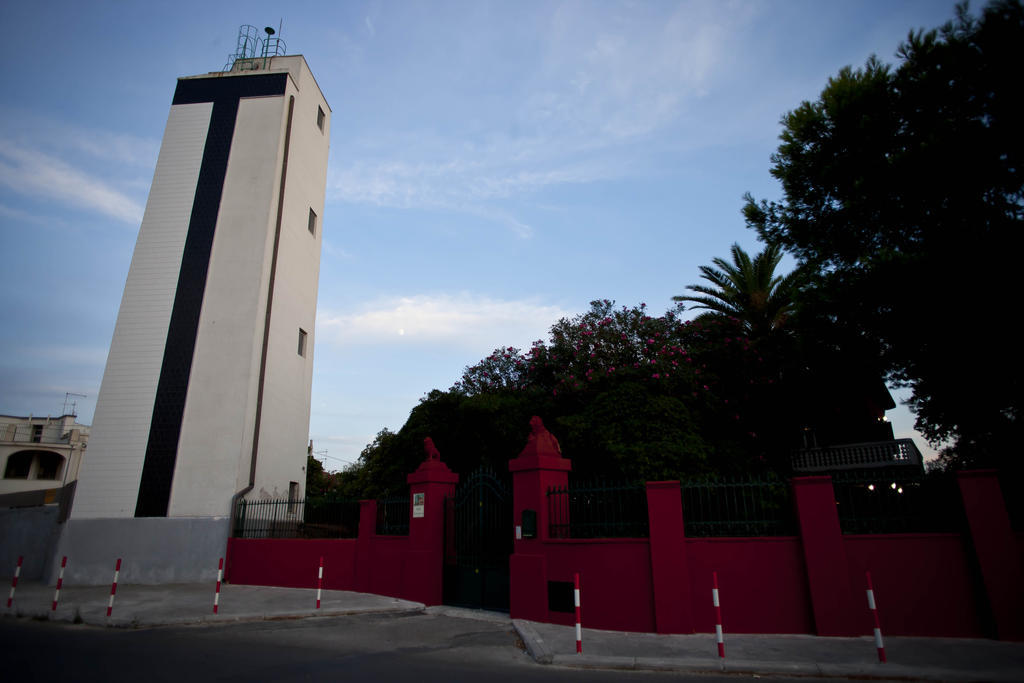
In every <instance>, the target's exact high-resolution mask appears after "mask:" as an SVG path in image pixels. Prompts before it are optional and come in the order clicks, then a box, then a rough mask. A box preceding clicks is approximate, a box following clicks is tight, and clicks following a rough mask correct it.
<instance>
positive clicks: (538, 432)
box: [508, 415, 572, 621]
mask: <svg viewBox="0 0 1024 683" xmlns="http://www.w3.org/2000/svg"><path fill="white" fill-rule="evenodd" d="M508 469H509V471H510V472H512V514H513V522H512V523H513V525H515V526H517V527H522V524H523V512H524V511H528V512H534V513H536V520H537V536H536V538H516V540H515V546H514V551H513V555H512V557H510V558H509V603H510V604H509V607H510V610H509V611H510V613H511V616H512V618H513V619H530V620H532V621H547V618H548V586H547V557H546V555H545V552H544V542H545V541H547V540H548V524H549V519H548V501H547V492H548V489H549V488H551V487H553V486H560V487H565V486H567V485H568V483H569V470H571V469H572V461H570V460H568V459H566V458H563V457H562V449H561V448H560V447H559V445H558V440H557V439H556V438H555V437H554V435H553V434H551V432H549V431H548V430H547V429H545V428H544V423H543V422H541V419H540V418H539V417H537V416H536V415H535V416H533V417H532V418H530V437H529V439H528V440H527V442H526V448H524V449H523V450H522V452H521V453H520V454H519V457H517V458H515V459H513V460H509V461H508ZM509 533H515V529H509Z"/></svg>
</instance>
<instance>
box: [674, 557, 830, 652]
mask: <svg viewBox="0 0 1024 683" xmlns="http://www.w3.org/2000/svg"><path fill="white" fill-rule="evenodd" d="M684 544H685V547H686V553H687V556H688V563H689V568H690V595H691V600H692V605H691V615H692V619H693V628H694V630H695V631H696V632H699V633H711V632H714V630H715V612H714V606H713V603H712V601H711V572H718V594H719V601H720V603H721V606H722V629H723V630H724V631H725V632H726V633H814V616H813V613H812V610H811V601H810V595H809V593H808V589H807V571H806V570H805V569H804V560H803V550H802V548H801V545H800V539H798V538H792V537H778V538H703V539H686V540H685V541H684Z"/></svg>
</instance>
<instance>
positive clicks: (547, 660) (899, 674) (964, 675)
mask: <svg viewBox="0 0 1024 683" xmlns="http://www.w3.org/2000/svg"><path fill="white" fill-rule="evenodd" d="M512 626H513V627H514V628H515V630H516V633H517V634H518V635H519V637H520V638H521V639H522V641H523V644H524V645H525V646H526V651H527V652H528V653H529V655H530V657H532V658H533V660H534V661H535V662H537V663H538V664H544V665H554V666H561V667H566V668H571V669H607V670H612V671H616V670H617V671H660V672H666V671H676V672H680V673H712V674H716V673H726V674H749V675H754V676H758V675H764V676H812V677H819V678H838V679H858V680H895V681H1007V682H1010V681H1017V680H1019V676H1017V675H1015V674H1012V673H1007V672H1006V671H999V670H996V671H992V670H976V671H962V670H955V669H940V668H921V667H911V666H906V665H903V664H892V663H887V664H871V665H849V664H831V663H820V662H783V661H770V660H754V659H746V660H743V659H740V660H737V659H732V660H724V661H723V660H720V659H712V658H692V657H691V658H686V659H682V658H676V657H624V656H609V655H591V654H554V653H553V652H552V650H551V648H550V647H549V646H548V644H547V643H546V642H545V641H544V638H542V637H541V635H540V634H539V633H538V631H537V629H536V628H534V626H533V625H532V624H531V623H530V622H529V621H525V620H523V619H513V620H512Z"/></svg>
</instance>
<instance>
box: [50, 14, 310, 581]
mask: <svg viewBox="0 0 1024 683" xmlns="http://www.w3.org/2000/svg"><path fill="white" fill-rule="evenodd" d="M243 35H244V31H243ZM266 43H267V44H268V46H269V47H270V52H271V53H272V52H274V51H275V50H274V48H273V45H275V44H277V40H276V39H273V38H271V37H270V35H269V32H268V36H267V40H266ZM240 44H241V36H240ZM260 44H261V46H262V41H261V42H260ZM256 54H259V53H258V52H257V53H256ZM263 54H264V55H266V52H264V53H263ZM236 57H238V58H237V59H235V61H234V63H233V65H232V66H231V68H230V70H228V71H225V72H214V73H208V74H204V75H199V76H189V77H185V78H180V79H179V80H178V85H177V89H176V90H175V93H174V99H173V102H172V105H171V111H170V115H169V116H168V119H167V127H166V129H165V132H164V138H163V143H162V145H161V147H160V155H159V158H158V161H157V165H156V171H155V173H154V176H153V184H152V187H151V189H150V193H149V199H148V201H147V203H146V209H145V213H144V215H143V219H142V225H141V227H140V229H139V236H138V241H137V243H136V246H135V252H134V255H133V257H132V262H131V267H130V270H129V272H128V279H127V282H126V284H125V289H124V295H123V297H122V299H121V308H120V311H119V313H118V317H117V324H116V327H115V329H114V335H113V339H112V341H111V345H110V352H109V355H108V357H107V365H106V369H105V370H104V373H103V383H102V386H101V388H100V393H99V397H98V399H97V405H96V413H95V418H94V420H93V425H92V434H91V440H90V444H89V455H88V458H87V459H86V460H85V462H84V463H83V464H82V468H81V472H80V475H79V481H78V487H77V490H76V492H75V497H74V503H73V507H72V510H71V517H70V519H69V521H68V523H67V525H66V528H65V529H64V531H63V534H62V538H61V546H62V548H61V552H59V553H58V555H61V554H67V555H69V556H71V557H75V558H76V562H75V563H74V565H75V566H76V567H77V570H76V571H75V574H76V578H77V579H78V580H80V581H89V580H91V579H96V580H98V581H102V580H107V579H108V578H109V577H106V575H107V574H109V570H110V566H112V565H111V562H112V561H113V559H114V558H115V557H123V558H124V567H123V575H124V580H126V581H137V582H166V581H181V580H196V579H200V578H208V577H209V575H210V574H211V573H216V558H217V557H219V556H222V555H223V551H224V547H225V543H226V539H227V536H228V533H229V519H230V517H231V511H232V509H233V505H234V502H235V501H236V500H237V499H239V498H241V497H247V498H250V499H251V498H261V497H262V498H288V497H291V498H299V497H301V496H302V495H303V490H304V488H305V479H306V476H305V464H306V443H307V439H308V432H309V406H310V387H311V383H312V373H313V343H314V332H315V330H314V320H315V317H316V298H317V285H318V279H319V270H320V240H321V217H322V216H323V203H324V192H325V185H326V177H327V155H328V147H329V134H330V108H329V107H328V105H327V102H326V100H325V99H324V96H323V94H322V93H321V92H320V88H319V87H318V86H317V83H316V81H315V80H314V78H313V75H312V73H311V72H310V70H309V67H308V66H307V65H306V61H305V59H303V57H302V56H298V55H296V56H269V55H266V56H253V52H252V51H248V52H247V51H245V50H240V54H239V55H236ZM108 565H110V566H108ZM70 571H71V565H70V564H69V572H70ZM104 577H106V578H104Z"/></svg>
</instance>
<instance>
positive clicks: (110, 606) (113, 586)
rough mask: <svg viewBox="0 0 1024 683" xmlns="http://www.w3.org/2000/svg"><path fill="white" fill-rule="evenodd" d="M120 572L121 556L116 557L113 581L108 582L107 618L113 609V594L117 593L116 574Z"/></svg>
mask: <svg viewBox="0 0 1024 683" xmlns="http://www.w3.org/2000/svg"><path fill="white" fill-rule="evenodd" d="M120 573H121V558H120V557H119V558H117V564H116V565H114V582H113V583H111V584H110V602H108V603H107V618H108V619H109V618H110V615H111V613H112V612H113V611H114V594H115V593H117V576H118V574H120Z"/></svg>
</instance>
